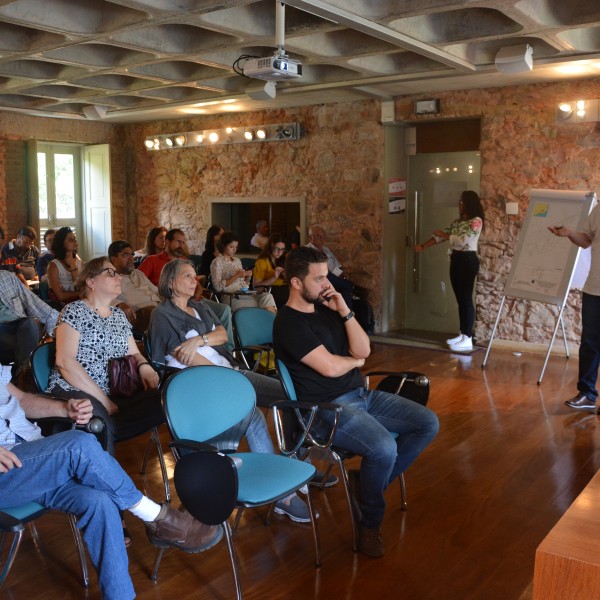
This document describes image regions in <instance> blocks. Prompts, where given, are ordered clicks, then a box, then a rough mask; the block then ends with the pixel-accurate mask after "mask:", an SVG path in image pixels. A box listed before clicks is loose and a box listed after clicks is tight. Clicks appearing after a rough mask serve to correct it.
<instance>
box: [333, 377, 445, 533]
mask: <svg viewBox="0 0 600 600" xmlns="http://www.w3.org/2000/svg"><path fill="white" fill-rule="evenodd" d="M334 403H335V404H339V405H340V406H342V407H343V410H342V412H341V414H340V419H339V422H338V430H337V433H336V437H335V445H336V446H339V447H340V448H344V449H345V450H348V451H350V452H352V453H354V454H358V455H360V456H362V463H361V468H360V485H361V500H362V503H361V510H362V513H363V518H362V524H363V525H364V526H365V527H369V528H377V527H379V526H380V525H381V522H382V521H383V515H384V513H385V498H384V492H385V490H386V488H387V487H388V485H389V484H390V483H391V482H392V481H393V480H394V479H396V477H398V476H399V475H400V473H403V472H404V471H406V469H408V467H409V466H410V465H411V464H412V463H413V461H414V460H415V459H416V458H417V456H419V454H420V453H421V452H422V451H423V450H424V448H426V447H427V445H428V444H429V443H430V442H431V440H432V439H433V438H434V437H435V436H436V435H437V432H438V430H439V422H438V418H437V416H436V414H435V413H434V412H433V411H431V410H429V409H428V408H426V407H424V406H422V405H420V404H417V403H416V402H413V401H412V400H407V399H406V398H402V397H401V396H396V395H395V394H389V393H387V392H381V391H376V390H370V391H369V390H366V389H364V388H357V389H356V390H353V391H351V392H348V393H346V394H344V395H343V396H340V397H338V398H336V399H335V400H334ZM324 418H325V419H327V420H329V419H330V418H331V417H330V415H327V413H324ZM389 432H394V433H397V434H399V435H398V438H397V439H394V438H393V437H392V436H391V435H390V434H389Z"/></svg>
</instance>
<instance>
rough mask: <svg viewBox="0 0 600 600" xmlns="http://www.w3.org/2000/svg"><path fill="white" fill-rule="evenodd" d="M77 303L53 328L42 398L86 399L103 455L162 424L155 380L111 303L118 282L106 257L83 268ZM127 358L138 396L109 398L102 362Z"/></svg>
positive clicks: (118, 290)
mask: <svg viewBox="0 0 600 600" xmlns="http://www.w3.org/2000/svg"><path fill="white" fill-rule="evenodd" d="M75 289H76V290H77V291H78V292H79V294H80V297H81V299H80V300H76V301H75V302H71V303H70V304H68V305H67V306H65V308H64V309H63V310H62V312H61V314H60V317H59V320H58V324H57V326H56V333H55V335H56V366H55V367H54V368H53V369H52V372H51V374H50V381H49V383H48V388H47V390H46V391H47V392H50V393H51V394H53V395H55V396H60V397H63V398H89V399H90V400H91V401H92V404H93V406H94V414H95V415H96V416H99V417H102V418H103V419H104V420H105V421H106V424H107V430H108V440H107V450H108V451H109V452H110V453H111V454H114V442H115V441H118V440H122V439H126V438H130V437H134V436H136V435H139V434H141V433H143V432H145V431H148V430H150V429H152V427H155V426H156V425H159V424H160V423H162V422H163V421H164V415H163V412H162V408H161V405H160V393H159V392H158V391H157V390H156V388H157V386H158V374H157V373H156V371H155V370H154V369H153V368H152V366H151V365H150V364H149V363H148V361H147V360H146V359H145V358H144V357H143V356H142V355H141V354H140V351H139V349H138V347H137V344H136V343H135V340H134V339H133V335H132V334H131V323H129V321H128V320H127V317H126V316H125V313H124V312H123V311H122V310H121V309H120V308H117V307H116V306H112V305H111V302H112V301H113V300H114V299H115V298H116V297H117V296H118V295H119V294H120V293H121V276H120V275H119V274H118V273H117V272H116V271H115V270H114V269H113V266H112V264H111V263H110V262H109V261H108V258H107V257H106V256H102V257H99V258H95V259H93V260H91V261H90V262H88V263H87V264H86V265H85V266H84V267H83V269H82V270H81V273H80V274H79V277H78V278H77V281H76V283H75ZM128 354H132V355H133V356H134V357H135V360H136V362H137V366H138V371H139V374H140V378H141V380H142V383H143V385H144V390H142V391H140V392H139V393H138V394H134V395H133V396H132V397H128V398H120V397H116V396H114V395H112V394H111V392H110V388H109V379H108V361H109V360H110V359H111V358H117V357H121V356H126V355H128Z"/></svg>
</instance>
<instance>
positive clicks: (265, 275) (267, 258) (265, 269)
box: [253, 233, 290, 309]
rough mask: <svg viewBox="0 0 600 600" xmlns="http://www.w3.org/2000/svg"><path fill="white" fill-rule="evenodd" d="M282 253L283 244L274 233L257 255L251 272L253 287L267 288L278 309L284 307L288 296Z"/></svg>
mask: <svg viewBox="0 0 600 600" xmlns="http://www.w3.org/2000/svg"><path fill="white" fill-rule="evenodd" d="M284 253H285V243H284V241H283V239H282V237H281V236H280V235H279V234H278V233H274V234H273V235H271V237H269V241H268V242H267V245H266V246H265V247H264V248H263V250H262V251H261V253H260V254H259V255H258V258H257V259H256V263H255V264H254V270H253V273H254V287H255V288H260V287H261V286H264V287H267V286H269V287H270V288H271V294H272V296H273V298H274V299H275V304H276V305H277V308H278V309H279V308H281V307H282V306H284V305H285V303H286V302H287V300H288V298H289V295H290V290H289V288H288V283H287V280H286V278H285V265H284V260H285V259H284Z"/></svg>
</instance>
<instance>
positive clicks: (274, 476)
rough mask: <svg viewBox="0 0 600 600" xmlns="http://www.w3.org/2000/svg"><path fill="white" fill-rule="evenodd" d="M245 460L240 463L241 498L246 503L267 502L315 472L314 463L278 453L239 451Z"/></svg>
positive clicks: (239, 496) (306, 479) (232, 455)
mask: <svg viewBox="0 0 600 600" xmlns="http://www.w3.org/2000/svg"><path fill="white" fill-rule="evenodd" d="M229 456H231V457H237V458H240V459H241V460H242V464H241V466H240V467H238V485H239V487H238V502H239V503H241V504H244V505H261V504H268V503H269V502H273V500H277V499H279V498H284V497H285V496H287V495H288V494H291V493H292V492H293V491H295V490H297V489H298V488H299V487H301V486H302V485H304V484H306V483H308V482H309V481H310V480H311V479H312V477H313V475H314V474H315V472H316V469H315V467H314V466H313V465H311V464H309V463H305V462H302V461H299V460H290V459H289V458H288V457H285V456H279V455H277V454H259V453H256V452H236V453H234V454H230V455H229Z"/></svg>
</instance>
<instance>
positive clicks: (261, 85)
mask: <svg viewBox="0 0 600 600" xmlns="http://www.w3.org/2000/svg"><path fill="white" fill-rule="evenodd" d="M245 91H246V95H247V96H248V97H249V98H252V100H272V99H273V98H275V96H276V95H277V87H276V85H275V82H274V81H260V80H259V81H255V82H252V83H250V84H249V85H248V86H246V90H245Z"/></svg>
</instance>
